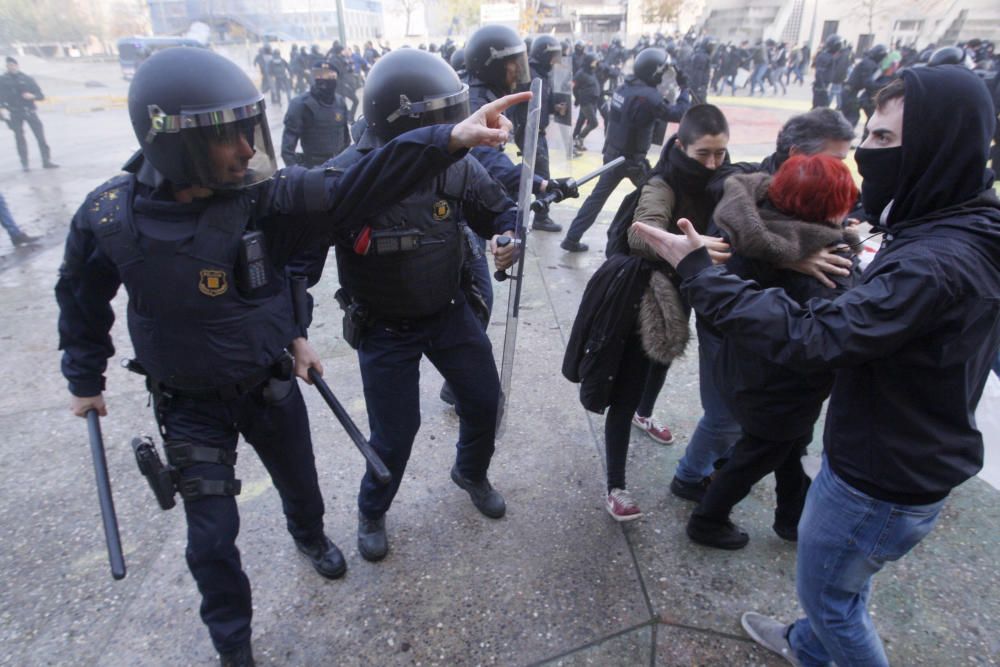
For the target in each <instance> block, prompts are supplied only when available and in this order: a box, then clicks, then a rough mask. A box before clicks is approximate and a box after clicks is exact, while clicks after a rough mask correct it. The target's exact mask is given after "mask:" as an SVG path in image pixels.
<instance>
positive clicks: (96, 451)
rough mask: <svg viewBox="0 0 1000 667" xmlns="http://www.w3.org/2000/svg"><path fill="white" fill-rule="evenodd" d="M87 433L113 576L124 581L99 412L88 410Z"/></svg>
mask: <svg viewBox="0 0 1000 667" xmlns="http://www.w3.org/2000/svg"><path fill="white" fill-rule="evenodd" d="M87 431H88V432H89V434H90V456H91V458H92V459H93V460H94V475H95V476H96V478H97V498H98V500H99V501H100V503H101V520H102V521H103V522H104V539H105V541H106V542H107V543H108V560H109V561H110V563H111V576H112V577H114V578H115V579H124V578H125V557H124V556H123V555H122V540H121V537H120V536H119V535H118V517H117V516H116V515H115V503H114V501H113V500H112V499H111V480H110V479H109V477H108V462H107V459H106V458H105V457H104V439H103V438H102V437H101V418H100V417H99V416H98V414H97V410H93V409H91V410H87Z"/></svg>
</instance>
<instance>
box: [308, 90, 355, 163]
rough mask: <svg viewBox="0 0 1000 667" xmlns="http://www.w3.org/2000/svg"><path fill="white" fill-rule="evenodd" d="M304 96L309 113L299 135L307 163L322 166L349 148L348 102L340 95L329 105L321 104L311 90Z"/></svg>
mask: <svg viewBox="0 0 1000 667" xmlns="http://www.w3.org/2000/svg"><path fill="white" fill-rule="evenodd" d="M302 97H303V98H304V99H303V106H304V107H305V108H304V109H303V114H304V115H306V116H307V117H306V118H303V123H302V134H301V136H299V141H300V142H301V143H302V153H303V154H304V155H305V160H304V164H303V166H305V167H318V166H319V165H321V164H323V163H324V162H326V161H327V160H329V159H330V158H332V157H333V156H334V155H337V154H338V153H340V152H341V151H342V150H344V149H345V148H347V143H348V142H347V136H348V133H347V124H348V117H347V105H346V104H345V103H344V98H343V97H341V96H340V95H337V96H336V98H335V100H334V103H333V104H331V105H329V106H327V105H325V104H321V103H320V101H319V100H317V99H316V98H315V97H313V96H312V94H310V93H306V94H305V95H303V96H302ZM309 117H311V120H310V118H309Z"/></svg>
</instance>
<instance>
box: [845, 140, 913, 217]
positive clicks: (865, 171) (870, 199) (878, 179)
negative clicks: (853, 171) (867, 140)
mask: <svg viewBox="0 0 1000 667" xmlns="http://www.w3.org/2000/svg"><path fill="white" fill-rule="evenodd" d="M854 161H855V162H857V163H858V173H860V174H861V178H862V179H863V180H862V181H861V204H862V205H863V206H864V208H865V212H866V213H868V215H870V216H872V217H874V218H878V217H879V216H880V215H882V211H884V210H885V207H886V206H888V205H889V202H890V201H892V199H893V197H895V196H896V189H897V187H898V186H899V172H900V168H901V166H902V161H903V147H902V146H896V147H895V148H858V149H856V150H855V151H854Z"/></svg>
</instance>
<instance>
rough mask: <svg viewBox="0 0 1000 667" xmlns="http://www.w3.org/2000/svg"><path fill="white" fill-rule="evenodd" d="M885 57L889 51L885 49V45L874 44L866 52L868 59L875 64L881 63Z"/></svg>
mask: <svg viewBox="0 0 1000 667" xmlns="http://www.w3.org/2000/svg"><path fill="white" fill-rule="evenodd" d="M887 55H889V49H887V48H886V46H885V44H876V45H875V46H873V47H872V48H871V50H869V51H868V57H869V58H871V59H872V60H874V61H875V62H876V63H880V62H882V60H883V59H884V58H885V57H886V56H887Z"/></svg>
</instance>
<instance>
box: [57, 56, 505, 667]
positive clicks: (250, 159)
mask: <svg viewBox="0 0 1000 667" xmlns="http://www.w3.org/2000/svg"><path fill="white" fill-rule="evenodd" d="M522 97H523V96H522ZM517 99H518V98H517V97H515V98H514V100H517ZM508 103H510V100H505V101H501V102H499V103H498V104H497V105H495V106H494V107H492V108H490V109H487V110H485V111H484V112H483V113H481V114H477V115H476V116H475V117H473V118H469V119H468V120H467V121H466V122H464V123H460V124H459V125H456V126H454V127H447V126H445V127H438V128H428V129H423V130H418V131H416V132H413V133H410V134H408V135H406V136H403V137H400V138H399V139H397V140H396V141H394V142H392V143H391V144H389V145H387V146H385V147H383V148H382V149H381V150H378V151H372V153H371V154H370V155H367V156H365V157H364V158H362V160H360V161H359V164H357V165H356V166H355V167H353V168H351V169H349V170H347V171H345V172H337V173H334V172H327V171H324V170H320V169H316V170H306V169H304V168H302V167H289V168H287V169H285V170H283V171H281V172H278V173H277V174H276V173H275V170H276V166H277V165H276V161H275V156H274V149H273V146H272V144H271V140H270V135H269V133H268V123H267V118H266V114H265V112H264V103H263V96H262V95H261V94H260V92H258V90H257V88H256V87H255V86H254V84H253V82H252V81H251V80H250V79H249V78H248V77H247V76H246V75H245V74H244V73H243V71H242V70H241V69H240V68H239V67H238V66H237V65H235V64H234V63H232V62H230V61H228V60H226V59H225V58H223V57H222V56H220V55H218V54H215V53H212V52H211V51H208V50H205V49H193V48H174V49H166V50H164V51H161V52H159V53H157V54H154V55H153V56H152V57H150V58H149V59H148V60H147V61H146V62H145V63H144V64H143V66H142V67H141V68H140V69H139V71H138V72H137V73H136V76H135V78H134V79H133V81H132V84H131V87H130V89H129V115H130V117H131V120H132V125H133V129H134V130H135V134H136V137H137V139H138V141H139V144H140V147H141V150H140V152H139V153H137V155H136V156H135V158H134V159H133V160H132V161H131V162H130V163H129V165H127V172H128V173H126V174H124V175H121V176H118V177H115V178H113V179H111V180H110V181H108V182H106V183H105V184H104V185H102V186H100V187H99V188H98V189H96V190H95V191H94V192H92V193H91V194H90V195H88V197H87V198H86V200H85V201H84V204H83V205H82V206H81V207H80V209H79V210H78V211H77V213H76V215H75V217H74V218H73V222H72V225H71V228H70V231H69V235H68V238H67V240H66V252H65V257H64V261H63V264H62V267H61V268H60V277H59V282H58V284H57V285H56V297H57V300H58V303H59V307H60V315H59V334H60V349H62V350H63V360H62V369H63V374H64V375H65V376H66V378H67V380H68V381H69V389H70V392H71V394H72V398H71V410H72V411H73V413H74V414H76V415H79V416H84V415H85V414H86V413H87V412H89V411H90V410H96V411H97V412H98V413H99V414H105V413H106V407H105V403H104V399H103V395H102V392H103V389H104V377H103V373H104V370H105V367H106V362H107V358H108V357H109V356H110V355H112V354H113V353H114V348H113V346H112V344H111V337H110V335H109V330H110V328H111V325H112V322H113V321H114V312H113V310H112V308H111V305H110V301H111V299H112V298H113V297H114V295H115V292H116V291H117V289H118V287H119V285H120V284H124V285H125V288H126V290H127V291H128V295H129V300H128V309H127V310H128V326H129V333H130V336H131V340H132V344H133V347H134V350H135V355H136V360H135V365H136V367H137V368H141V369H144V372H145V373H146V375H147V382H148V387H149V388H150V390H151V392H152V394H153V397H154V406H155V410H156V415H157V421H158V423H159V425H160V430H161V433H162V434H163V436H164V439H165V450H166V452H167V461H168V463H169V464H170V465H171V466H173V467H174V469H175V470H176V475H177V476H178V477H179V479H178V480H177V486H178V487H179V490H180V493H181V496H182V499H183V502H184V512H185V516H186V518H187V523H188V545H187V551H186V556H187V562H188V567H189V568H190V570H191V573H192V575H193V576H194V578H195V581H196V582H197V584H198V588H199V591H200V592H201V595H202V603H201V615H202V620H203V621H204V622H205V623H206V625H207V626H208V629H209V634H210V635H211V638H212V641H213V643H214V644H215V647H216V649H217V650H218V651H219V652H220V654H221V659H222V664H223V665H253V656H252V651H251V648H250V620H251V615H252V606H251V598H250V584H249V581H248V579H247V576H246V574H245V573H244V572H243V570H242V567H241V563H240V554H239V551H238V550H237V548H236V544H235V541H236V536H237V533H238V531H239V517H238V514H237V506H236V501H235V498H234V496H235V495H237V494H238V493H239V491H240V483H239V481H238V480H237V479H235V471H234V464H235V462H236V442H237V437H238V436H239V435H240V434H242V435H243V436H244V438H245V439H246V440H247V442H249V443H250V444H251V446H253V447H254V449H255V450H256V451H257V453H258V455H259V456H260V458H261V460H262V462H263V463H264V466H265V467H266V468H267V470H268V472H269V474H270V475H271V479H272V480H273V482H274V485H275V487H276V488H277V490H278V493H279V495H280V496H281V500H282V507H283V509H284V511H285V516H286V519H287V525H288V529H289V532H290V533H291V534H292V536H293V538H294V541H295V544H296V546H297V548H298V549H299V550H300V551H301V552H302V553H303V554H305V556H306V557H307V558H308V559H309V560H310V562H311V563H312V565H313V567H314V568H315V569H316V570H317V572H319V573H320V574H321V575H322V576H324V577H328V578H335V577H339V576H341V575H342V574H343V573H344V570H345V568H346V566H345V562H344V559H343V556H342V555H341V553H340V551H339V549H337V547H336V546H335V545H334V544H333V542H331V541H330V539H329V538H328V537H327V536H326V535H325V533H324V530H323V514H324V508H323V500H322V496H321V494H320V490H319V486H318V482H317V475H316V469H315V464H314V461H313V454H312V445H311V442H310V439H309V425H308V419H307V416H306V412H305V406H304V403H303V401H302V397H301V394H300V393H299V389H298V386H297V383H296V382H295V379H294V376H293V375H292V372H293V369H294V372H295V374H296V375H299V376H300V377H302V376H305V375H306V371H307V370H308V368H309V367H314V368H317V370H321V367H320V366H319V361H318V359H317V358H316V356H315V354H314V353H313V352H312V351H311V349H310V348H309V347H308V343H307V342H306V341H305V339H304V338H303V337H302V335H303V330H302V325H301V324H298V323H296V321H295V318H294V309H293V306H292V293H291V289H290V288H289V286H288V283H287V280H286V275H285V268H284V267H285V264H286V263H287V261H288V259H289V258H290V257H291V256H292V255H294V254H296V253H298V252H300V251H301V250H303V249H304V248H307V247H310V246H313V245H321V244H322V243H325V242H326V239H327V238H328V235H329V233H330V232H331V231H332V229H334V227H335V226H337V225H342V224H347V223H348V222H349V221H351V220H354V219H357V218H359V217H360V216H361V215H362V211H363V212H364V214H367V213H368V212H371V211H373V210H376V211H377V210H378V209H379V207H381V206H388V205H390V204H391V203H392V202H393V201H398V200H399V199H400V198H401V197H403V196H404V195H405V194H406V193H407V192H408V191H409V190H410V189H411V188H413V187H415V186H416V185H418V184H419V183H421V182H423V181H424V179H426V178H427V176H428V174H431V175H433V174H436V173H439V172H441V171H443V170H445V169H447V168H448V167H449V166H450V165H451V164H453V163H454V162H455V159H456V158H455V157H453V156H452V154H451V153H452V152H454V151H455V150H457V149H460V148H463V147H471V146H473V145H478V144H479V143H482V142H488V143H494V144H495V143H498V142H500V141H503V140H505V139H506V134H507V129H508V128H509V124H507V123H504V122H503V121H499V120H498V119H497V114H498V113H499V111H501V110H502V108H503V107H504V105H505V104H508ZM272 176H274V177H272ZM376 188H377V189H378V191H379V193H380V195H381V196H380V197H379V199H378V200H377V201H374V200H372V199H371V198H370V197H369V196H368V195H369V193H370V191H371V190H373V189H376ZM305 213H313V214H314V215H309V216H303V214H305ZM279 214H280V215H287V216H292V220H291V224H290V222H289V221H288V220H284V219H283V220H281V221H278V220H277V219H276V216H278V215H279ZM289 349H290V351H291V353H292V354H293V355H294V361H293V359H292V357H290V356H289V354H288V350H289Z"/></svg>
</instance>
